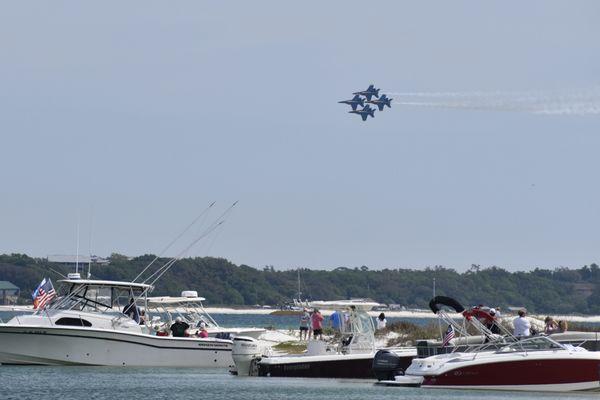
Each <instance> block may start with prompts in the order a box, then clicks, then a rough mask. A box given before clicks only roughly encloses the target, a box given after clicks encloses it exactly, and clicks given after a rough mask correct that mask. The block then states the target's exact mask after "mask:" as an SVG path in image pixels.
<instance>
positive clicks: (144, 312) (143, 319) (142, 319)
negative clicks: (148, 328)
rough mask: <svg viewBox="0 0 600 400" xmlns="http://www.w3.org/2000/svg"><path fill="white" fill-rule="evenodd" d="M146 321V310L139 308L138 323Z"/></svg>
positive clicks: (143, 323)
mask: <svg viewBox="0 0 600 400" xmlns="http://www.w3.org/2000/svg"><path fill="white" fill-rule="evenodd" d="M146 321H148V319H147V318H146V310H140V322H139V324H140V325H146Z"/></svg>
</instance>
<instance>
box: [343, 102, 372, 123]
mask: <svg viewBox="0 0 600 400" xmlns="http://www.w3.org/2000/svg"><path fill="white" fill-rule="evenodd" d="M348 112H349V113H350V114H358V115H360V117H361V118H362V120H363V121H366V120H367V117H368V116H369V115H370V116H371V118H375V109H374V108H371V106H370V105H368V104H367V105H366V106H365V107H364V108H363V109H362V110H354V111H348Z"/></svg>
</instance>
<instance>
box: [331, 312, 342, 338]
mask: <svg viewBox="0 0 600 400" xmlns="http://www.w3.org/2000/svg"><path fill="white" fill-rule="evenodd" d="M329 325H330V326H331V328H333V330H334V331H335V332H336V333H337V332H340V331H341V330H342V316H341V314H340V312H339V311H338V310H334V311H333V313H332V314H331V315H330V316H329Z"/></svg>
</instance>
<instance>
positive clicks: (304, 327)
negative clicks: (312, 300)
mask: <svg viewBox="0 0 600 400" xmlns="http://www.w3.org/2000/svg"><path fill="white" fill-rule="evenodd" d="M309 325H310V313H309V312H308V310H307V309H306V308H304V309H303V310H302V314H301V315H300V340H308V339H310V335H309V333H308V327H309Z"/></svg>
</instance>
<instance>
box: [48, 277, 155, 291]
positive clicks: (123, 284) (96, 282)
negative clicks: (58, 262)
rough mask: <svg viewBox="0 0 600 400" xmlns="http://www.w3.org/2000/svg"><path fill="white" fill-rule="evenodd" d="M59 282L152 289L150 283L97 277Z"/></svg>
mask: <svg viewBox="0 0 600 400" xmlns="http://www.w3.org/2000/svg"><path fill="white" fill-rule="evenodd" d="M59 282H63V283H66V284H73V285H81V286H84V285H87V286H104V287H123V288H133V289H142V290H145V289H152V288H153V286H152V285H148V284H146V283H138V282H121V281H102V280H97V279H61V280H59Z"/></svg>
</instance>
